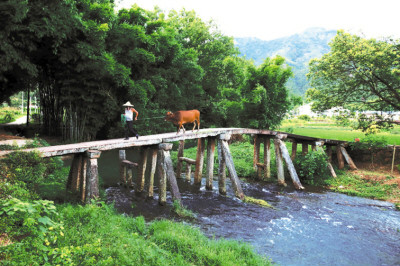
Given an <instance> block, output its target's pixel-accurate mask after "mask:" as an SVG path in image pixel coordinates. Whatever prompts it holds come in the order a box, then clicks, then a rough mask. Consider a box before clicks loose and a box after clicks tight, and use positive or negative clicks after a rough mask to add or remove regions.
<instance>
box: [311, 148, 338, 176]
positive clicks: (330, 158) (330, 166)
mask: <svg viewBox="0 0 400 266" xmlns="http://www.w3.org/2000/svg"><path fill="white" fill-rule="evenodd" d="M315 146H316V147H317V150H320V151H321V152H323V153H324V154H326V153H325V151H324V142H323V141H316V142H315ZM326 148H327V150H328V148H329V153H330V154H329V155H327V157H328V169H329V172H330V173H331V176H332V177H336V173H335V170H334V169H333V166H332V164H331V160H332V149H331V148H330V146H327V147H326Z"/></svg>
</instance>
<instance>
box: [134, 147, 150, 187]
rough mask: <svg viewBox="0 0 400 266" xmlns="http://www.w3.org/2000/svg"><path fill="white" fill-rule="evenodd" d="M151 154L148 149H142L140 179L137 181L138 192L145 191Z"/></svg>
mask: <svg viewBox="0 0 400 266" xmlns="http://www.w3.org/2000/svg"><path fill="white" fill-rule="evenodd" d="M148 153H149V148H148V147H146V146H145V147H141V149H140V165H139V169H138V177H137V178H138V179H137V192H142V191H143V190H144V181H145V174H146V166H147V155H148Z"/></svg>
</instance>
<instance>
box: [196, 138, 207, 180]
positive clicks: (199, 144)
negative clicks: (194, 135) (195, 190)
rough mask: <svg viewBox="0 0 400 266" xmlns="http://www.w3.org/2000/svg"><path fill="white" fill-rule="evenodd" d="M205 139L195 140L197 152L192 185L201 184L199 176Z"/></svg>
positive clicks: (201, 168) (202, 163)
mask: <svg viewBox="0 0 400 266" xmlns="http://www.w3.org/2000/svg"><path fill="white" fill-rule="evenodd" d="M204 144H205V139H204V138H199V139H198V140H197V154H196V169H195V171H194V185H200V184H201V178H202V175H203V165H204V150H205V145H204Z"/></svg>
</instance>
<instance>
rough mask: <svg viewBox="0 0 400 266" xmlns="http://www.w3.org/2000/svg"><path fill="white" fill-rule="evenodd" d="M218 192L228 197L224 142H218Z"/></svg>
mask: <svg viewBox="0 0 400 266" xmlns="http://www.w3.org/2000/svg"><path fill="white" fill-rule="evenodd" d="M217 149H218V190H219V194H221V195H226V163H225V159H224V154H223V149H222V140H221V139H219V140H218V148H217Z"/></svg>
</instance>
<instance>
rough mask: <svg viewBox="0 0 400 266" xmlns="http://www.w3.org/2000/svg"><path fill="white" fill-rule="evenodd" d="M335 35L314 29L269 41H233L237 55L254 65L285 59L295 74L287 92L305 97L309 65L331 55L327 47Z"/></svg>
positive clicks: (241, 38) (327, 31) (244, 38)
mask: <svg viewBox="0 0 400 266" xmlns="http://www.w3.org/2000/svg"><path fill="white" fill-rule="evenodd" d="M336 33H337V30H326V29H324V28H317V27H316V28H309V29H306V30H305V31H304V32H302V33H297V34H293V35H290V36H287V37H282V38H278V39H274V40H269V41H265V40H261V39H258V38H256V37H240V38H234V40H235V46H236V47H238V49H239V51H240V55H241V56H244V57H245V58H247V59H252V60H254V63H255V64H256V65H261V64H262V63H263V61H264V60H265V58H267V57H274V56H276V55H280V56H282V57H284V58H285V59H286V62H287V64H288V65H289V66H291V67H292V70H293V73H294V77H292V78H290V80H289V81H288V83H287V87H288V89H289V91H290V92H292V93H293V94H296V95H300V96H304V94H305V91H306V90H307V89H308V88H309V87H310V85H309V83H308V81H307V78H306V76H305V75H306V74H307V73H308V62H309V61H310V60H311V59H313V58H320V57H321V56H322V55H323V54H325V53H328V52H329V51H330V47H329V45H328V44H329V42H330V41H331V40H332V38H333V37H334V36H335V35H336Z"/></svg>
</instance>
